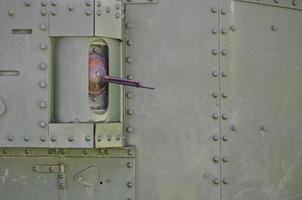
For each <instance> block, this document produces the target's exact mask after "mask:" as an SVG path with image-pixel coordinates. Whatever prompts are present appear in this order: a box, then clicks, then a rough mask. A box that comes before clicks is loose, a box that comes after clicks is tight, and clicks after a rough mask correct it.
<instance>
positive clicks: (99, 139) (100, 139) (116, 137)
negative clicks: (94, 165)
mask: <svg viewBox="0 0 302 200" xmlns="http://www.w3.org/2000/svg"><path fill="white" fill-rule="evenodd" d="M102 139H103V138H102V136H100V135H99V136H97V141H98V142H101V141H102ZM106 139H107V141H108V142H110V141H112V140H113V139H115V140H116V141H120V140H124V139H125V137H124V136H120V135H116V136H115V137H113V136H112V135H107V138H106Z"/></svg>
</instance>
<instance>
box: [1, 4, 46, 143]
mask: <svg viewBox="0 0 302 200" xmlns="http://www.w3.org/2000/svg"><path fill="white" fill-rule="evenodd" d="M0 4H1V6H0V26H1V29H0V99H1V102H2V103H1V107H2V108H1V110H2V112H1V116H0V146H7V147H8V146H14V147H22V146H23V147H25V146H31V147H46V146H48V142H47V135H48V132H47V123H48V122H49V120H50V115H51V107H52V105H51V104H52V102H51V101H50V100H51V97H50V95H49V94H50V90H51V82H50V78H49V77H50V75H51V65H50V61H49V60H50V56H49V55H50V52H51V46H50V40H49V38H48V17H47V9H46V8H45V7H44V6H42V5H41V4H40V2H39V1H34V2H30V3H27V4H25V3H24V1H21V0H11V1H3V0H2V1H0Z"/></svg>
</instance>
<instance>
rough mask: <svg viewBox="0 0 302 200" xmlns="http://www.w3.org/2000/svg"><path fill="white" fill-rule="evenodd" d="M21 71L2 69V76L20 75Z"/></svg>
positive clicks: (0, 73)
mask: <svg viewBox="0 0 302 200" xmlns="http://www.w3.org/2000/svg"><path fill="white" fill-rule="evenodd" d="M19 75H20V71H17V70H0V76H19Z"/></svg>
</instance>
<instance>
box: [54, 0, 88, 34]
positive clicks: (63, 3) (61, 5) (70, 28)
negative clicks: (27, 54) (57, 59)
mask: <svg viewBox="0 0 302 200" xmlns="http://www.w3.org/2000/svg"><path fill="white" fill-rule="evenodd" d="M49 4H50V5H49V12H50V13H49V16H50V23H49V26H50V31H49V33H50V36H93V35H94V33H93V29H94V24H93V22H94V21H93V19H94V1H93V0H85V1H84V0H60V1H58V0H51V1H50V2H49Z"/></svg>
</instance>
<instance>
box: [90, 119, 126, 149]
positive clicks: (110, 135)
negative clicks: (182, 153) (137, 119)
mask: <svg viewBox="0 0 302 200" xmlns="http://www.w3.org/2000/svg"><path fill="white" fill-rule="evenodd" d="M124 141H125V138H124V134H123V124H122V123H104V124H101V123H98V124H96V125H95V147H96V148H108V147H122V146H124Z"/></svg>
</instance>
